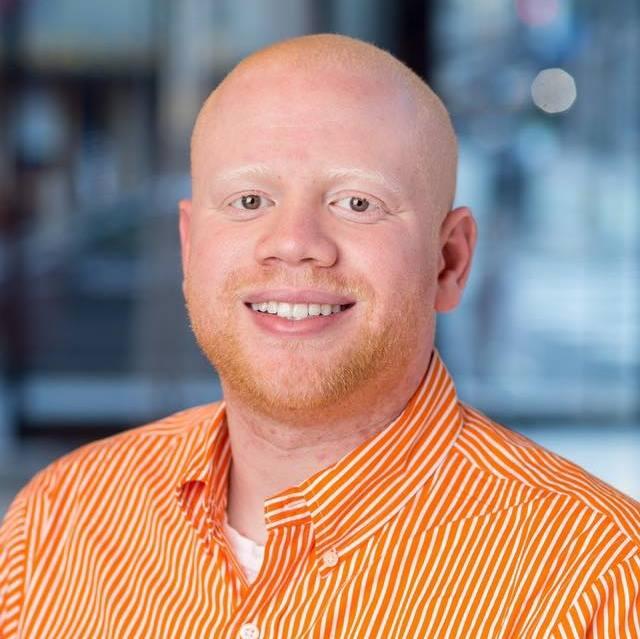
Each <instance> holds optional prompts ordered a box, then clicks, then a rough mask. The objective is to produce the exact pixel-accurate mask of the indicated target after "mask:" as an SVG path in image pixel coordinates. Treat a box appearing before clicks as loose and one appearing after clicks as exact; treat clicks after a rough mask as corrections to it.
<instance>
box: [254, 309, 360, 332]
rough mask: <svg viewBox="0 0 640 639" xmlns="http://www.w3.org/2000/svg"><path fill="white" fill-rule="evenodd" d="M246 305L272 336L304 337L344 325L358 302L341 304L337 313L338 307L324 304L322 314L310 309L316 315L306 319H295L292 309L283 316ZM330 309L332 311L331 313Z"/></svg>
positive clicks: (258, 322)
mask: <svg viewBox="0 0 640 639" xmlns="http://www.w3.org/2000/svg"><path fill="white" fill-rule="evenodd" d="M244 305H245V307H246V308H247V310H248V311H249V313H251V316H252V318H253V321H254V322H255V323H256V325H257V326H258V327H259V328H260V329H262V330H263V331H266V332H267V333H270V334H272V335H279V336H282V335H295V336H296V337H302V336H311V335H315V334H317V333H320V332H323V331H325V330H326V329H329V328H330V327H334V326H337V325H339V324H342V323H343V322H344V321H346V320H347V319H348V318H349V317H351V316H352V315H353V310H352V309H353V307H354V306H355V305H356V302H352V303H350V304H340V305H339V309H340V310H339V311H335V308H336V306H337V305H336V306H333V307H331V306H329V305H324V304H323V305H322V306H324V307H325V308H324V309H321V312H320V314H317V309H309V310H310V311H312V312H315V313H316V314H313V315H311V314H309V315H306V316H304V317H294V316H293V311H292V310H291V309H289V310H288V311H287V310H286V308H285V309H284V310H285V313H284V314H283V315H284V316H283V315H278V314H277V313H270V312H269V311H268V310H264V311H263V310H260V309H258V308H253V307H252V305H251V304H250V303H249V302H244ZM312 306H313V305H312ZM316 306H317V305H316ZM327 307H329V308H327ZM329 309H331V310H330V311H329ZM328 311H329V312H328ZM323 312H324V314H323Z"/></svg>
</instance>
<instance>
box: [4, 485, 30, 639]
mask: <svg viewBox="0 0 640 639" xmlns="http://www.w3.org/2000/svg"><path fill="white" fill-rule="evenodd" d="M28 488H29V486H26V487H25V488H23V489H22V491H20V493H18V496H17V497H16V498H15V499H14V500H13V503H12V504H11V505H10V506H9V510H8V511H7V513H6V515H5V517H4V520H3V522H2V525H1V526H0V639H13V638H14V637H17V636H18V625H19V621H20V612H21V609H22V601H23V597H24V585H25V570H26V559H27V534H26V528H27V524H26V521H27V492H28V490H27V489H28Z"/></svg>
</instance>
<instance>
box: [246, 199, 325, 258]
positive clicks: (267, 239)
mask: <svg viewBox="0 0 640 639" xmlns="http://www.w3.org/2000/svg"><path fill="white" fill-rule="evenodd" d="M267 218H268V219H266V220H265V221H266V225H265V226H266V228H265V230H264V232H263V233H262V235H261V237H260V239H259V241H258V243H257V245H256V259H257V261H258V262H260V263H261V264H269V263H270V262H276V261H281V262H286V263H287V264H290V265H296V264H299V263H300V262H314V263H316V265H317V266H325V267H329V266H332V265H333V264H334V263H335V262H336V260H337V258H338V247H337V244H336V238H335V237H332V236H331V229H330V222H331V220H330V219H329V216H328V215H326V212H325V211H324V210H323V207H322V206H321V205H319V204H318V203H314V202H311V201H310V200H309V198H299V199H297V201H290V202H287V203H284V202H283V203H280V204H277V205H276V206H274V207H273V208H272V209H271V211H270V212H269V215H268V216H267Z"/></svg>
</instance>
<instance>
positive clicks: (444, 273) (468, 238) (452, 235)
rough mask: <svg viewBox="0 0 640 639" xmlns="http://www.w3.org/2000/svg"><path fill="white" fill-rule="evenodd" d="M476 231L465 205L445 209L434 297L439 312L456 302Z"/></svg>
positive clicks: (463, 280)
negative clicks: (450, 209)
mask: <svg viewBox="0 0 640 639" xmlns="http://www.w3.org/2000/svg"><path fill="white" fill-rule="evenodd" d="M477 233H478V229H477V225H476V221H475V219H474V218H473V214H472V213H471V210H470V209H469V208H468V207H466V206H460V207H458V208H456V209H453V210H452V211H449V213H447V215H446V217H445V219H444V221H443V222H442V226H441V228H440V244H439V250H440V254H439V264H438V282H437V291H436V299H435V310H436V311H438V312H439V313H446V312H448V311H452V310H453V309H454V308H455V307H456V306H458V304H459V303H460V300H461V298H462V292H463V291H464V287H465V284H466V283H467V279H468V278H469V274H470V272H471V260H472V258H473V251H474V249H475V246H476V239H477Z"/></svg>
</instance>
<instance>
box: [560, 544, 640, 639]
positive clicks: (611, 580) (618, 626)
mask: <svg viewBox="0 0 640 639" xmlns="http://www.w3.org/2000/svg"><path fill="white" fill-rule="evenodd" d="M553 636H554V637H559V638H560V637H562V638H569V637H570V638H572V639H587V638H588V639H640V554H634V555H632V556H631V557H629V558H627V559H625V560H623V561H620V562H618V563H616V564H614V565H613V566H612V567H611V568H610V569H609V570H608V571H607V572H606V573H605V574H604V575H602V576H600V577H599V578H598V579H597V580H596V581H595V582H593V583H592V584H591V586H590V587H589V588H588V589H587V590H585V591H584V592H583V593H582V595H581V596H580V597H579V598H578V600H577V601H576V602H574V604H573V606H572V607H571V609H570V610H569V614H568V615H567V616H566V617H565V619H564V620H563V622H562V623H561V624H560V626H559V628H558V631H557V633H556V634H554V635H553Z"/></svg>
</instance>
